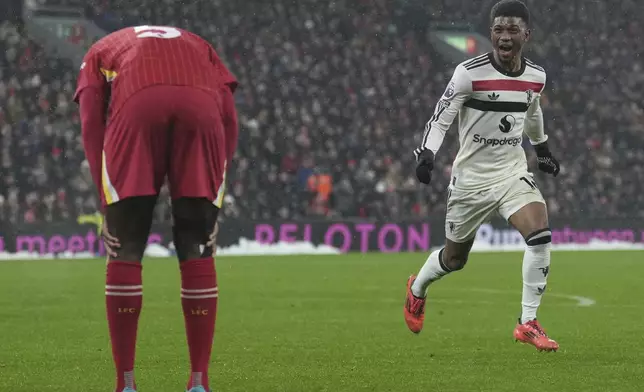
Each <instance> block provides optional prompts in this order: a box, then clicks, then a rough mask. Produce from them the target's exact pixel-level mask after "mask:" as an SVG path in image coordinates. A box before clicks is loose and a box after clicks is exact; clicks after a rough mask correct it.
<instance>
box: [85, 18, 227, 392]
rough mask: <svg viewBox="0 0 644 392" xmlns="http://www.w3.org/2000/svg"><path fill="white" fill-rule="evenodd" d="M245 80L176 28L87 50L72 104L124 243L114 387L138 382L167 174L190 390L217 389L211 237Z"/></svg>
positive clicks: (114, 306) (114, 231)
mask: <svg viewBox="0 0 644 392" xmlns="http://www.w3.org/2000/svg"><path fill="white" fill-rule="evenodd" d="M236 87H237V81H236V80H235V77H234V76H233V75H232V74H231V73H230V72H229V71H228V69H227V68H226V67H225V65H224V64H223V63H222V62H221V60H220V59H219V57H218V56H217V54H216V53H215V50H214V49H213V48H212V46H210V45H209V44H208V43H207V42H206V41H204V40H203V39H202V38H200V37H198V36H197V35H195V34H192V33H190V32H188V31H185V30H181V29H178V28H174V27H165V26H138V27H133V28H126V29H123V30H120V31H117V32H115V33H112V34H110V35H108V36H106V37H104V38H103V39H101V40H100V41H98V42H97V43H95V44H94V45H93V46H92V47H91V48H90V49H89V51H88V53H87V55H86V56H85V58H84V62H83V64H82V66H81V71H80V76H79V79H78V88H77V90H76V95H75V97H74V100H75V101H76V102H78V103H79V104H80V116H81V121H82V134H83V142H84V146H85V152H86V155H87V160H88V162H89V165H90V169H91V172H92V176H93V178H94V182H95V184H96V186H97V187H98V189H99V193H100V195H101V199H102V203H103V206H104V213H105V228H107V229H109V234H110V235H111V236H113V237H114V238H116V239H117V243H115V244H114V245H116V246H115V247H114V248H113V249H112V252H111V255H110V256H108V264H107V282H106V286H105V295H106V305H107V319H108V324H109V330H110V337H111V342H112V353H113V357H114V363H115V365H116V372H117V377H116V379H117V381H116V383H117V385H116V391H117V392H134V391H135V389H136V384H135V381H134V356H135V346H136V333H137V325H138V319H139V314H140V312H141V305H142V295H143V285H142V280H141V270H142V265H141V259H142V257H143V252H144V250H145V247H146V243H147V238H148V235H149V231H150V226H151V222H152V213H153V209H154V206H155V204H156V199H157V195H158V193H159V190H160V188H161V186H162V185H163V183H164V180H165V178H166V176H167V179H168V183H169V187H170V193H171V196H172V210H173V211H172V212H173V221H174V226H173V234H174V242H175V246H176V250H177V255H178V258H179V261H180V270H181V285H182V287H181V302H182V306H183V313H184V318H185V325H186V334H187V340H188V346H189V351H190V361H191V367H192V369H191V375H190V379H189V382H188V389H189V391H190V392H204V391H208V390H209V386H208V365H209V362H210V354H211V347H212V341H213V336H214V329H215V314H216V309H217V296H218V290H217V279H216V274H215V264H214V259H213V246H211V245H212V244H211V242H212V241H209V238H210V237H211V236H213V231H214V229H215V224H216V221H217V214H218V212H219V208H220V207H221V204H222V200H223V191H224V182H225V172H226V166H227V165H228V164H229V163H230V161H231V159H232V157H233V153H234V151H235V148H236V144H237V115H236V112H235V107H234V101H233V93H234V91H235V88H236Z"/></svg>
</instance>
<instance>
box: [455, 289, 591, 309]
mask: <svg viewBox="0 0 644 392" xmlns="http://www.w3.org/2000/svg"><path fill="white" fill-rule="evenodd" d="M463 291H478V292H482V293H490V294H514V293H515V292H514V291H509V290H495V289H477V288H470V289H463ZM545 295H546V296H548V297H558V298H565V299H571V300H573V301H577V304H576V305H577V306H579V307H582V308H585V307H589V306H593V305H595V304H596V303H597V301H595V300H594V299H592V298H589V297H582V296H580V295H570V294H559V293H546V294H545Z"/></svg>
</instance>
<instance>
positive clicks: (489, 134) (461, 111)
mask: <svg viewBox="0 0 644 392" xmlns="http://www.w3.org/2000/svg"><path fill="white" fill-rule="evenodd" d="M491 23H492V26H491V37H492V44H493V47H494V51H493V52H492V53H488V54H485V55H481V56H479V57H475V58H473V59H471V60H468V61H465V62H463V63H461V64H459V65H458V67H456V70H455V72H454V75H453V77H452V80H451V81H450V82H449V85H448V86H447V89H446V90H445V93H444V94H443V96H442V98H441V99H440V101H439V102H438V104H437V107H436V110H435V112H434V116H433V117H432V118H431V120H430V121H429V122H428V123H427V126H426V129H425V134H424V135H423V140H422V144H421V145H420V147H419V148H417V149H416V150H415V151H414V154H415V155H416V159H417V163H418V166H417V168H416V175H417V177H418V179H419V181H420V182H422V183H425V184H428V183H429V182H430V180H431V174H432V169H433V165H434V154H435V153H436V152H437V151H438V149H439V147H440V145H441V143H442V141H443V137H444V135H445V132H446V131H447V130H448V128H449V127H450V126H451V124H452V122H453V121H454V118H455V117H456V115H457V114H458V115H459V140H460V149H459V152H458V155H457V156H456V160H455V162H454V165H453V169H452V178H451V180H450V185H449V190H448V195H449V196H448V200H447V215H446V222H445V233H446V237H447V241H446V244H445V247H444V248H442V249H440V250H438V251H435V252H433V253H432V254H430V255H429V257H428V259H427V261H426V262H425V265H424V266H423V267H422V268H421V270H420V272H419V273H418V276H411V277H410V278H409V280H408V282H407V298H406V302H405V306H404V314H405V321H406V322H407V326H408V327H409V329H410V330H411V331H412V332H415V333H419V332H420V331H421V329H422V328H423V321H424V311H425V296H426V291H427V288H428V287H429V286H430V285H431V284H432V283H433V282H436V281H437V280H439V279H441V278H442V277H443V276H445V275H447V274H450V273H452V272H455V271H458V270H460V269H462V268H463V267H464V266H465V263H466V262H467V258H468V255H469V252H470V249H471V247H472V244H473V242H474V237H475V235H476V232H477V230H478V228H479V227H480V225H481V224H482V223H483V222H484V221H486V220H487V219H488V218H489V217H490V216H491V214H493V213H495V212H498V213H499V214H500V215H501V216H503V217H504V218H505V219H506V220H507V221H508V222H509V223H510V224H511V225H512V226H514V227H515V228H516V229H517V230H518V231H519V232H520V233H521V235H522V236H523V237H524V238H525V242H526V244H527V247H526V250H525V255H524V257H523V298H522V301H521V305H522V312H521V316H520V319H519V322H518V324H517V326H516V329H515V330H514V336H515V338H516V339H518V340H520V341H522V342H524V343H529V344H532V345H533V346H535V347H536V348H537V349H539V350H547V351H555V350H557V349H558V347H559V346H558V344H557V343H556V342H555V341H554V340H552V339H550V338H548V336H547V335H546V333H545V331H544V330H543V328H542V327H541V325H540V324H539V322H538V321H537V308H538V307H539V304H540V302H541V297H542V295H543V293H544V291H545V290H546V279H547V277H548V272H549V270H550V240H551V238H550V237H551V234H550V229H549V228H548V217H547V212H546V205H545V201H544V199H543V197H542V196H541V193H540V192H539V189H538V188H537V185H536V183H535V181H534V179H533V177H532V174H530V173H529V172H528V167H527V162H526V156H525V152H524V151H523V148H522V146H521V144H522V143H521V142H522V137H523V133H524V132H525V133H526V134H527V136H528V137H529V139H530V141H531V143H532V145H533V146H534V149H535V151H536V153H537V157H538V163H539V169H540V170H542V171H544V172H546V173H549V174H552V175H554V176H556V175H557V174H558V173H559V163H558V162H557V161H556V160H555V159H554V158H553V157H552V155H551V154H550V150H549V148H548V144H547V139H548V138H547V136H546V135H545V134H544V130H543V115H542V111H541V108H540V104H539V99H540V96H541V94H542V92H543V90H544V85H545V82H546V73H545V72H544V70H543V69H542V68H541V67H539V66H537V65H536V64H534V63H533V62H532V61H530V60H528V59H526V58H524V57H523V56H522V50H523V46H524V45H525V43H526V42H527V41H528V39H529V38H530V30H529V23H530V16H529V13H528V9H527V7H526V6H525V5H524V4H523V3H522V2H520V1H518V0H502V1H500V2H499V3H497V4H496V5H495V6H494V7H493V9H492V12H491Z"/></svg>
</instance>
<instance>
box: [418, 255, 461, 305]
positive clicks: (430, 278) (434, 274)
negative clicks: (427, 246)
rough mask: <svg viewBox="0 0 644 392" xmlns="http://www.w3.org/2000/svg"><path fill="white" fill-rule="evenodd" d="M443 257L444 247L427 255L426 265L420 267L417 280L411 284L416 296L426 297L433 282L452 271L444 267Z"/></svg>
mask: <svg viewBox="0 0 644 392" xmlns="http://www.w3.org/2000/svg"><path fill="white" fill-rule="evenodd" d="M442 257H443V249H440V250H436V251H434V252H432V253H431V254H430V255H429V257H427V261H426V262H425V265H423V268H421V269H420V272H418V276H417V277H416V280H415V281H414V283H413V284H412V285H411V292H412V294H414V295H415V296H416V297H418V298H424V297H425V296H426V295H427V288H428V287H429V285H430V284H431V283H432V282H435V281H437V280H438V279H440V278H442V277H443V276H445V275H447V274H449V273H450V272H452V271H450V270H448V269H447V268H445V267H444V265H443V263H442V261H441V258H442Z"/></svg>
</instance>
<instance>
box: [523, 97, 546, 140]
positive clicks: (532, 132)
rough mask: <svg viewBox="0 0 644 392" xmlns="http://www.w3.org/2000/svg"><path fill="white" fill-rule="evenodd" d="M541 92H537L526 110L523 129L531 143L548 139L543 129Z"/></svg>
mask: <svg viewBox="0 0 644 392" xmlns="http://www.w3.org/2000/svg"><path fill="white" fill-rule="evenodd" d="M540 101H541V93H539V94H537V96H536V97H535V99H534V101H533V102H532V104H531V105H530V107H529V108H528V111H527V112H526V119H525V126H524V128H523V131H524V132H525V134H526V135H527V136H528V138H529V139H530V143H531V144H532V145H535V144H540V143H543V142H545V141H546V140H548V136H547V135H546V134H545V131H544V129H543V111H542V110H541V102H540Z"/></svg>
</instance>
